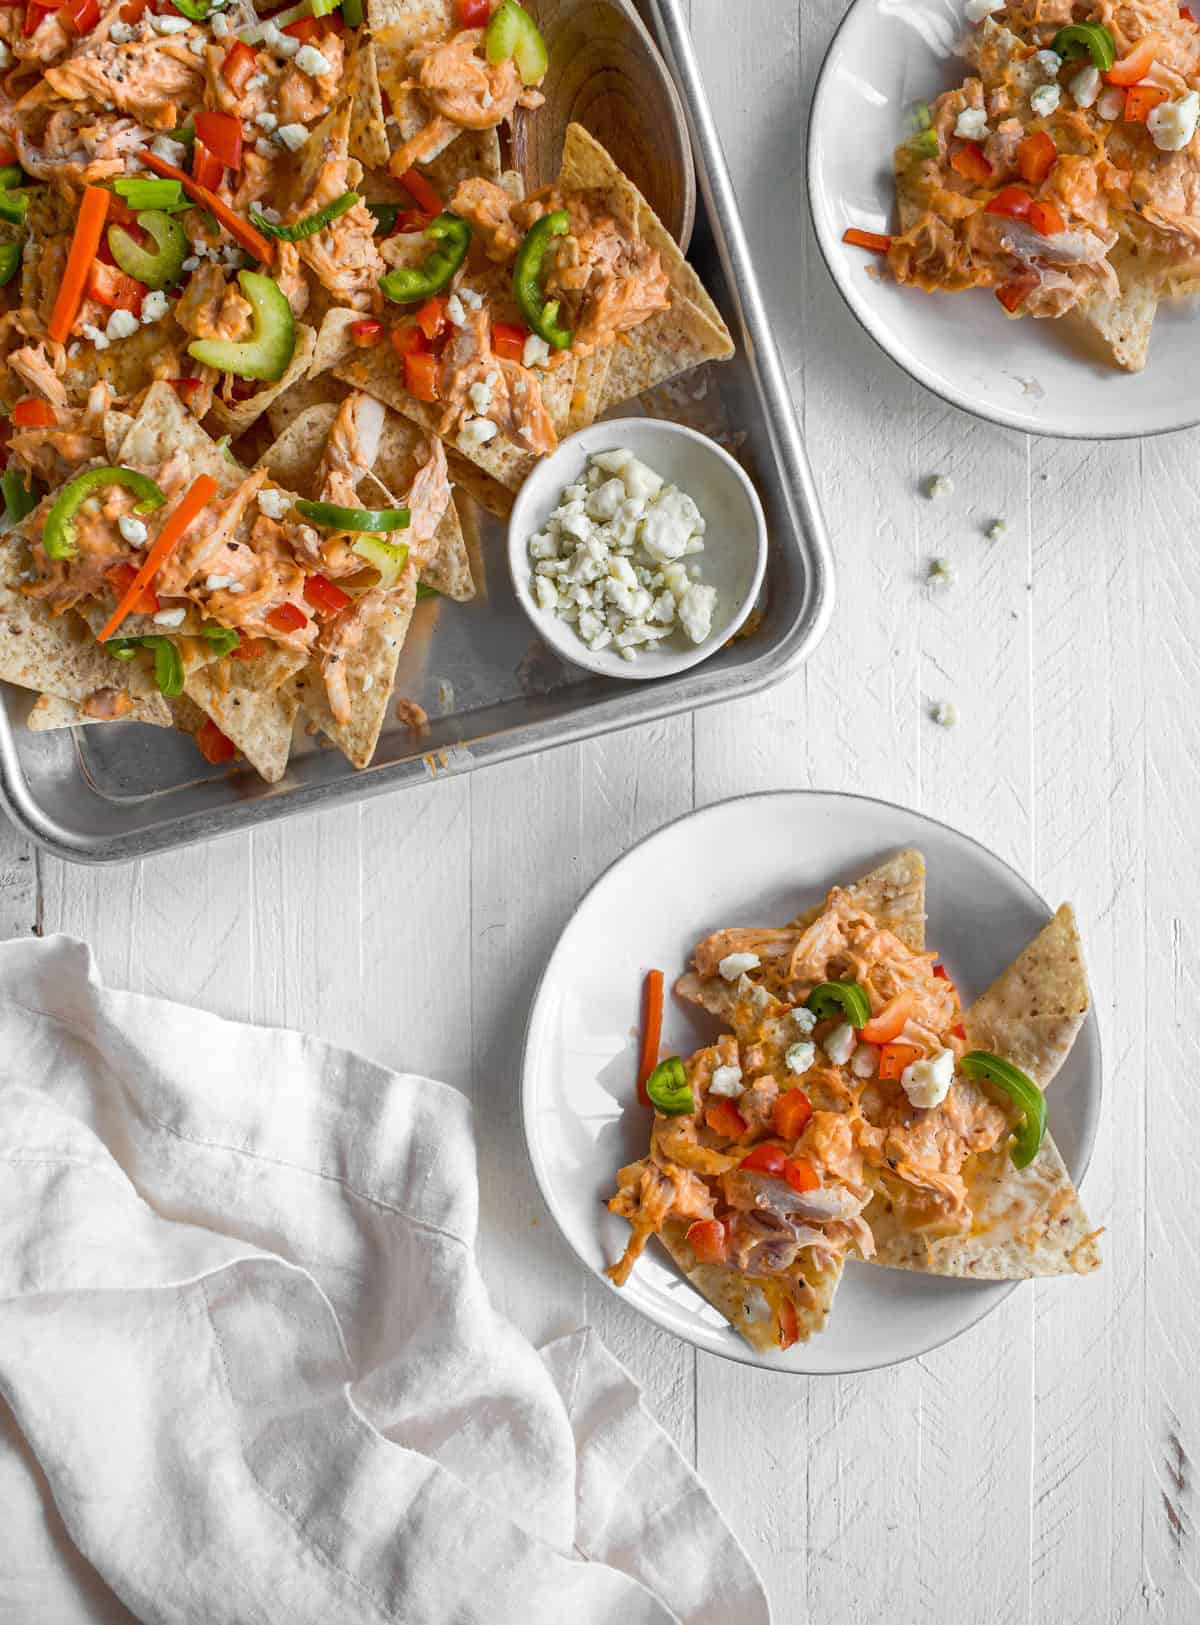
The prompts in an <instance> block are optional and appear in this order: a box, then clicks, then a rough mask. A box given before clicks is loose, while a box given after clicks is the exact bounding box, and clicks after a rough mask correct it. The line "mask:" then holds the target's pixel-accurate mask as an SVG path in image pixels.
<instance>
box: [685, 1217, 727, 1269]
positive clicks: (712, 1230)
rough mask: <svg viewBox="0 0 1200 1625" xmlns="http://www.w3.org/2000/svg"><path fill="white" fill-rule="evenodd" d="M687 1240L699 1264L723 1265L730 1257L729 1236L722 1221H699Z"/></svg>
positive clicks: (691, 1227)
mask: <svg viewBox="0 0 1200 1625" xmlns="http://www.w3.org/2000/svg"><path fill="white" fill-rule="evenodd" d="M687 1239H688V1246H689V1247H690V1248H691V1249H692V1251H693V1252H694V1253H695V1255H696V1262H697V1263H699V1264H723V1263H724V1262H725V1260H726V1259H727V1258H728V1257H729V1234H728V1232H727V1231H726V1229H725V1226H724V1225H723V1224H722V1223H721V1221H720V1219H697V1220H696V1222H695V1224H693V1225H689V1226H688V1233H687Z"/></svg>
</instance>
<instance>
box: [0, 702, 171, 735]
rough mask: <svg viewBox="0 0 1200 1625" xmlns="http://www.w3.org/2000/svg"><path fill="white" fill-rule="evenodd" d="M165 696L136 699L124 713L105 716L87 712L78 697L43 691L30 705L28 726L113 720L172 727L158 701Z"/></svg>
mask: <svg viewBox="0 0 1200 1625" xmlns="http://www.w3.org/2000/svg"><path fill="white" fill-rule="evenodd" d="M160 698H161V696H159V695H155V696H154V697H153V698H151V699H146V700H134V702H133V709H132V710H131V711H129V712H127V713H126V715H125V716H123V717H115V718H111V719H109V718H105V717H89V716H85V715H84V713H83V712H82V711H81V710H80V708H79V706H78V705H77V704H76V703H75V701H74V700H61V699H59V697H58V695H57V694H39V695H38V697H37V699H36V700H34V702H33V704H32V705H31V706H30V708H29V715H28V716H27V717H26V718H25V726H26V727H27V728H28V729H29V731H30V733H35V734H37V733H51V732H53V731H54V730H56V729H58V728H90V727H91V726H92V724H93V723H96V722H104V721H110V720H111V721H113V722H145V723H148V724H149V726H150V727H152V728H169V727H170V726H171V717H170V713H169V711H168V712H167V713H166V715H164V708H163V707H162V706H161V705H159V704H156V703H155V702H156V701H157V700H159V699H160Z"/></svg>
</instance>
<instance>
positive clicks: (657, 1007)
mask: <svg viewBox="0 0 1200 1625" xmlns="http://www.w3.org/2000/svg"><path fill="white" fill-rule="evenodd" d="M643 999H644V1017H643V1021H642V1055H641V1060H640V1061H639V1062H638V1080H637V1086H638V1099H639V1100H640V1101H641V1103H642V1105H643V1106H648V1105H649V1104H650V1096H649V1095H648V1094H647V1093H646V1079H647V1078H648V1077H649V1076H650V1074H651V1073H652V1072H653V1071H654V1068H655V1067H656V1066H657V1065H658V1049H659V1045H660V1044H661V1043H662V1016H663V973H662V971H660V970H652V971H647V972H646V982H645V987H644V989H643Z"/></svg>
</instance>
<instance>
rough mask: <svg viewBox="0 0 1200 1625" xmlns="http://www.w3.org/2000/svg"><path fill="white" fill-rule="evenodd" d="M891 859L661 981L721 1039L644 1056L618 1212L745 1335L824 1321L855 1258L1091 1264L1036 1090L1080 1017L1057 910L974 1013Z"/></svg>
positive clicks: (1006, 1274)
mask: <svg viewBox="0 0 1200 1625" xmlns="http://www.w3.org/2000/svg"><path fill="white" fill-rule="evenodd" d="M924 919H925V906H924V865H923V863H922V860H921V858H920V856H919V854H917V853H915V852H904V853H900V854H898V855H897V856H896V857H895V858H894V859H893V860H891V862H889V863H888V864H885V865H884V866H883V867H882V868H880V869H878V870H876V871H874V872H873V873H872V874H870V875H868V876H866V878H865V879H863V880H862V881H860V882H859V883H858V884H857V885H855V886H851V887H848V888H835V889H834V890H833V891H831V892H830V893H829V896H828V897H827V899H826V901H825V904H824V906H823V907H822V908H820V909H819V910H817V911H815V912H814V913H812V914H810V915H806V916H802V917H800V918H799V919H796V920H794V921H792V922H791V924H789V925H786V926H783V927H781V928H758V927H755V928H749V929H747V928H735V929H729V930H720V931H716V932H714V933H713V934H712V935H711V936H709V937H706V938H705V939H704V940H703V941H702V942H700V943H699V944H697V947H696V949H695V953H694V956H693V966H694V968H693V969H692V970H690V971H688V972H687V974H686V975H684V976H683V977H682V978H681V979H680V980H679V982H678V983H677V985H676V992H677V993H678V994H679V995H680V996H681V997H682V998H683V999H685V1000H687V1001H689V1002H691V1003H695V1004H699V1005H701V1006H703V1008H705V1009H706V1010H708V1011H709V1012H710V1013H711V1014H712V1015H714V1016H715V1017H716V1018H717V1019H718V1020H719V1021H720V1023H721V1026H722V1028H723V1029H724V1030H723V1032H722V1034H721V1036H720V1037H719V1038H718V1039H717V1040H716V1042H715V1043H714V1044H712V1045H710V1046H707V1047H705V1048H704V1049H701V1050H698V1051H697V1052H696V1053H695V1054H694V1055H692V1056H690V1057H688V1058H687V1059H686V1060H684V1059H681V1058H678V1057H670V1058H669V1059H667V1060H665V1061H660V1062H657V1064H653V1063H654V1062H655V1061H656V1059H657V1054H656V1052H657V1038H656V1037H655V1036H653V1035H651V1036H650V1038H649V1042H648V1046H647V1050H646V1052H645V1054H644V1057H643V1073H644V1074H645V1075H646V1076H645V1089H646V1093H647V1094H648V1096H649V1102H650V1104H652V1105H653V1106H654V1108H655V1116H654V1124H653V1128H652V1130H651V1140H650V1151H649V1154H648V1155H647V1156H645V1157H643V1158H641V1159H640V1160H639V1161H637V1162H635V1163H632V1164H631V1165H630V1166H628V1167H626V1168H622V1169H621V1171H620V1173H619V1175H618V1178H617V1193H616V1195H615V1196H614V1197H613V1198H612V1200H611V1201H610V1202H609V1204H608V1205H609V1207H610V1209H611V1210H612V1211H613V1212H614V1213H616V1214H619V1215H620V1216H621V1217H622V1218H624V1219H626V1220H627V1221H628V1223H629V1225H630V1228H631V1231H632V1234H631V1236H630V1239H629V1242H628V1245H627V1247H626V1249H625V1252H624V1255H623V1257H622V1258H621V1259H620V1261H619V1262H618V1263H616V1264H615V1265H613V1266H612V1267H611V1269H610V1270H609V1274H610V1276H611V1277H612V1279H613V1280H614V1282H615V1283H616V1284H617V1285H618V1286H620V1285H622V1284H623V1283H624V1282H625V1281H626V1280H627V1279H628V1276H629V1273H630V1271H631V1270H632V1268H633V1267H634V1264H635V1263H636V1260H637V1258H638V1256H639V1254H640V1253H641V1252H642V1250H643V1248H644V1247H645V1246H646V1244H647V1242H648V1240H649V1239H650V1238H651V1237H652V1236H658V1237H659V1238H660V1239H661V1241H662V1242H663V1244H664V1245H665V1246H666V1248H667V1250H668V1251H669V1252H670V1254H671V1256H672V1258H673V1259H674V1260H675V1262H676V1263H677V1264H678V1265H679V1267H680V1268H681V1269H682V1270H683V1271H684V1273H685V1274H686V1275H687V1278H688V1280H689V1281H690V1282H691V1283H692V1284H693V1285H694V1286H695V1287H696V1288H697V1290H698V1291H700V1292H701V1293H702V1294H703V1295H704V1296H705V1297H706V1298H708V1299H709V1300H710V1301H711V1302H712V1303H713V1304H715V1305H716V1306H717V1308H719V1309H720V1310H721V1311H722V1313H723V1314H724V1315H725V1316H726V1317H727V1318H728V1319H729V1321H730V1322H731V1324H732V1325H733V1326H734V1327H736V1329H737V1330H738V1331H739V1332H740V1333H741V1334H742V1336H743V1337H745V1338H746V1340H747V1341H748V1342H749V1343H751V1344H752V1345H753V1346H754V1347H755V1348H759V1349H772V1348H788V1347H789V1346H790V1345H791V1344H793V1343H795V1342H797V1341H800V1340H804V1339H806V1338H808V1337H810V1336H811V1335H812V1334H813V1333H814V1332H818V1331H820V1330H821V1328H822V1327H823V1325H824V1324H825V1321H826V1318H827V1316H828V1314H829V1312H830V1308H831V1306H832V1303H833V1297H834V1293H835V1291H836V1289H837V1284H838V1280H839V1278H840V1276H841V1273H842V1269H843V1267H844V1265H845V1262H846V1260H847V1259H849V1258H858V1259H863V1260H867V1261H870V1262H873V1263H877V1264H885V1265H892V1266H895V1267H899V1268H906V1269H916V1270H925V1271H929V1272H932V1273H935V1274H943V1275H958V1276H975V1277H982V1278H988V1279H994V1280H1002V1279H1004V1280H1008V1279H1023V1278H1026V1277H1028V1276H1033V1275H1053V1274H1062V1273H1067V1272H1071V1271H1077V1272H1081V1273H1082V1272H1086V1271H1088V1270H1092V1269H1095V1268H1096V1267H1097V1265H1098V1263H1099V1258H1098V1255H1097V1253H1096V1250H1095V1245H1094V1242H1095V1233H1093V1232H1091V1231H1090V1230H1089V1226H1088V1223H1087V1219H1086V1217H1085V1216H1084V1212H1083V1209H1082V1207H1081V1205H1080V1202H1079V1198H1078V1196H1077V1195H1076V1193H1075V1190H1074V1188H1073V1187H1072V1185H1071V1182H1070V1179H1069V1177H1068V1175H1067V1172H1066V1169H1065V1167H1064V1166H1063V1163H1062V1159H1061V1157H1060V1156H1059V1154H1058V1152H1057V1150H1056V1149H1055V1147H1054V1144H1053V1141H1052V1140H1051V1139H1050V1137H1049V1135H1048V1134H1047V1133H1046V1115H1045V1101H1044V1097H1043V1093H1042V1091H1043V1090H1044V1088H1045V1087H1046V1085H1047V1084H1049V1082H1050V1081H1051V1079H1052V1077H1053V1076H1054V1074H1055V1073H1056V1072H1057V1071H1058V1069H1059V1067H1060V1066H1061V1064H1062V1062H1063V1060H1064V1059H1065V1057H1066V1055H1067V1053H1068V1051H1069V1049H1070V1047H1071V1044H1072V1042H1073V1041H1074V1038H1075V1036H1076V1034H1077V1032H1078V1030H1079V1028H1080V1026H1081V1025H1082V1023H1083V1019H1084V1016H1085V1014H1086V1011H1087V1008H1088V993H1087V983H1086V979H1085V975H1084V970H1083V962H1082V957H1081V950H1080V945H1079V940H1078V937H1077V935H1076V932H1075V926H1074V920H1073V917H1072V915H1071V911H1070V909H1069V908H1067V907H1065V906H1064V907H1063V908H1062V909H1061V910H1060V911H1059V913H1058V914H1057V915H1056V916H1055V918H1054V920H1053V921H1052V922H1051V923H1050V924H1049V925H1048V926H1047V927H1046V928H1045V930H1044V931H1043V932H1042V933H1041V934H1040V936H1039V937H1038V938H1037V939H1036V940H1035V941H1034V942H1033V943H1031V944H1030V946H1029V947H1028V948H1027V949H1026V950H1025V952H1024V953H1023V954H1022V955H1021V956H1020V958H1019V959H1018V960H1017V961H1016V962H1015V963H1014V964H1013V965H1012V966H1011V967H1010V968H1009V969H1008V970H1007V971H1005V972H1004V974H1003V975H1002V976H1001V977H1000V978H999V980H998V981H997V982H996V983H994V985H993V986H992V988H991V989H990V990H989V991H988V992H987V993H985V994H984V995H983V997H982V998H981V999H979V1000H978V1001H977V1002H976V1003H975V1004H974V1005H972V1006H971V1007H970V1008H969V1009H967V1010H965V1011H964V1010H963V1008H962V1006H961V1004H960V1002H959V996H958V990H957V988H956V987H955V984H954V981H953V979H952V977H951V976H950V974H949V972H948V970H947V969H946V967H945V966H943V965H942V964H941V963H940V962H939V960H938V958H937V954H936V952H933V951H931V950H929V949H927V948H926V946H925V940H924Z"/></svg>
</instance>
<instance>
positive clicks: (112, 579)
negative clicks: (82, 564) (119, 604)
mask: <svg viewBox="0 0 1200 1625" xmlns="http://www.w3.org/2000/svg"><path fill="white" fill-rule="evenodd" d="M104 579H105V581H107V582H108V584H109V586H110V587H111V588H112V590H113V592H115V593H116V595H117V598H118V599H121V598H124V596H125V594H126V593H127V592H128V591H129V589H130V587H132V586H133V583H134V581H135V580H136V579H137V571H136V570H135V569H134V567H133V565H132V564H114V565H113V566H112V568H111V569H110V570H105V572H104ZM130 612H131V613H132V614H136V615H157V614H158V594H157V593H156V592H155V590H154V588H153V587H150V586H145V587H143V588H142V590H141V592H140V593H138V595H137V597H136V598H135V599H134V601H133V603H132V605H131V606H130Z"/></svg>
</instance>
